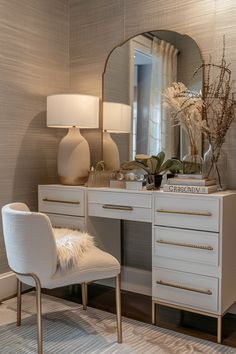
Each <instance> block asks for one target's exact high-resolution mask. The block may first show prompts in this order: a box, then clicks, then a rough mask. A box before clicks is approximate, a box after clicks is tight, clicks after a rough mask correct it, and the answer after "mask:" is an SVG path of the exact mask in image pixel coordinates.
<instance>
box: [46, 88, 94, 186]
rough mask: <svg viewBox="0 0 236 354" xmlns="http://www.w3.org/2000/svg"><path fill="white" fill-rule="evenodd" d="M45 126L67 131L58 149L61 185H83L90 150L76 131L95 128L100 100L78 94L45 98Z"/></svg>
mask: <svg viewBox="0 0 236 354" xmlns="http://www.w3.org/2000/svg"><path fill="white" fill-rule="evenodd" d="M47 126H48V127H54V128H70V129H69V131H68V134H67V135H66V136H65V137H64V138H63V139H62V140H61V142H60V144H59V149H58V159H57V168H58V176H59V179H60V182H61V183H62V184H68V185H79V184H84V183H85V182H86V180H87V177H88V172H89V170H90V151H89V145H88V143H87V141H86V140H85V138H84V137H83V136H82V135H81V134H80V130H79V128H98V126H99V98H98V97H95V96H88V95H79V94H58V95H52V96H48V97H47Z"/></svg>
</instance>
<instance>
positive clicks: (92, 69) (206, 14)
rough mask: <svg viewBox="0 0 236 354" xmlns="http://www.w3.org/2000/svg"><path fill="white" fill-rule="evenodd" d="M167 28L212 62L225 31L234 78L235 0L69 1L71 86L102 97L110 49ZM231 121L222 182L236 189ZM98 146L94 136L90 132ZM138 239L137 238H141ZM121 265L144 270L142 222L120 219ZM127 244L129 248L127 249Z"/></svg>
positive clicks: (147, 255)
mask: <svg viewBox="0 0 236 354" xmlns="http://www.w3.org/2000/svg"><path fill="white" fill-rule="evenodd" d="M151 30H172V31H176V32H179V33H182V34H187V35H189V36H190V37H192V38H193V39H194V40H195V41H196V43H197V44H198V46H199V47H200V50H201V52H202V55H203V58H204V59H208V58H209V55H211V56H212V59H213V60H214V61H215V60H217V59H219V58H220V56H221V49H222V38H223V35H224V34H225V35H226V56H227V58H228V59H229V60H230V62H231V69H232V71H233V76H234V79H236V1H235V0H224V1H222V0H70V40H71V41H70V69H71V70H70V75H71V89H72V90H73V91H83V92H87V93H93V94H96V95H99V96H102V73H103V69H104V65H105V61H106V58H107V56H108V54H109V53H110V51H111V50H112V49H113V48H114V47H115V46H117V45H118V44H120V43H122V42H123V41H125V40H127V39H128V38H131V37H133V36H135V35H136V34H139V33H142V32H145V31H151ZM235 137H236V121H235V123H234V124H233V126H232V127H231V129H230V132H229V133H228V136H227V142H226V143H225V147H224V148H225V150H226V151H227V153H228V171H227V172H228V181H227V182H228V186H229V187H231V188H236V144H235ZM92 138H93V141H96V142H97V143H96V145H98V142H99V139H100V135H98V134H97V135H94V136H93V137H92ZM142 238H143V239H142ZM122 246H123V255H124V258H123V261H124V264H125V265H128V266H133V267H138V265H137V259H139V261H138V264H140V265H142V266H141V267H142V268H143V269H150V264H148V263H147V262H145V259H146V260H147V259H149V260H150V259H151V237H150V232H147V225H145V224H140V225H138V226H137V225H135V223H129V222H128V223H127V222H125V236H124V239H123V242H122ZM130 249H131V251H130Z"/></svg>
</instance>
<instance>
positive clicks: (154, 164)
mask: <svg viewBox="0 0 236 354" xmlns="http://www.w3.org/2000/svg"><path fill="white" fill-rule="evenodd" d="M164 160H165V153H164V151H161V152H159V154H157V156H154V155H153V156H148V155H137V156H136V157H135V160H133V161H126V162H124V163H123V164H122V166H121V169H123V170H137V169H142V170H144V171H146V172H147V174H148V175H164V174H165V173H166V172H168V171H170V172H171V173H177V172H179V171H180V170H181V169H182V163H181V161H180V160H178V159H168V160H166V161H164Z"/></svg>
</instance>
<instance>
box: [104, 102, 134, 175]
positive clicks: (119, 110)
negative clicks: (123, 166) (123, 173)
mask: <svg viewBox="0 0 236 354" xmlns="http://www.w3.org/2000/svg"><path fill="white" fill-rule="evenodd" d="M103 130H104V133H103V160H104V162H105V166H106V169H108V170H118V169H119V168H120V155H119V150H118V147H117V145H116V143H115V142H114V140H113V139H112V137H111V135H110V133H130V130H131V106H129V105H126V104H123V103H116V102H104V103H103Z"/></svg>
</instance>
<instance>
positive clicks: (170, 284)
mask: <svg viewBox="0 0 236 354" xmlns="http://www.w3.org/2000/svg"><path fill="white" fill-rule="evenodd" d="M156 283H157V284H160V285H165V286H170V287H172V288H177V289H183V290H188V291H193V292H195V293H200V294H205V295H212V291H211V290H202V289H197V288H190V287H188V286H184V285H180V284H173V283H167V282H165V281H162V280H160V281H159V280H157V281H156Z"/></svg>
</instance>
